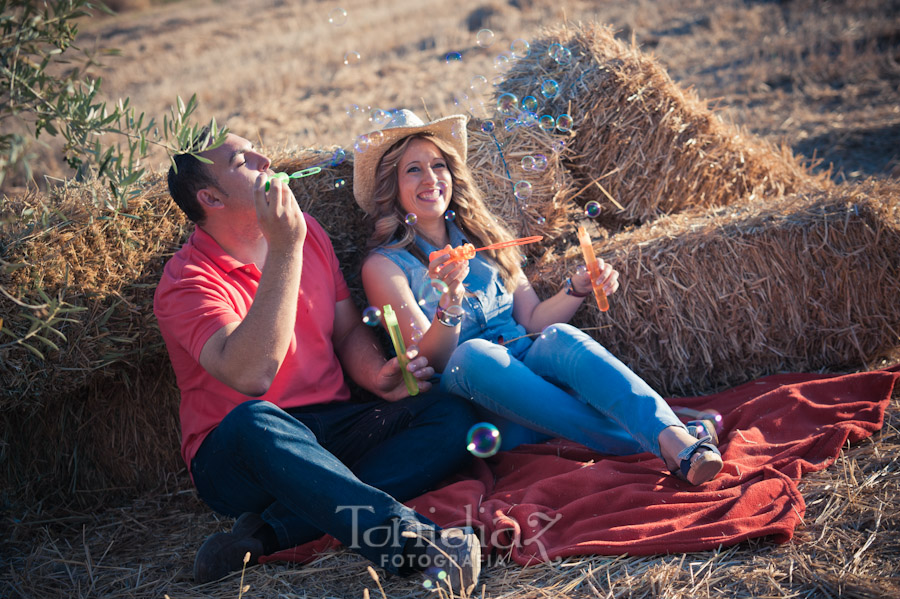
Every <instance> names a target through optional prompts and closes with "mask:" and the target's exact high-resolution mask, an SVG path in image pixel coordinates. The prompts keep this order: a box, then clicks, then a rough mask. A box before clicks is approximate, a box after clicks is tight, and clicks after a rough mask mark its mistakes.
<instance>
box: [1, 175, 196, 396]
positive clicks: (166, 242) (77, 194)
mask: <svg viewBox="0 0 900 599" xmlns="http://www.w3.org/2000/svg"><path fill="white" fill-rule="evenodd" d="M103 193H104V191H103V189H102V188H101V187H98V186H96V185H93V184H84V185H78V184H69V185H66V186H64V187H62V188H59V189H58V190H55V191H54V192H53V195H52V196H47V195H45V194H37V193H29V194H27V195H26V196H23V197H22V198H18V199H14V200H12V201H10V202H9V204H7V210H9V212H10V213H13V214H22V213H23V212H26V211H31V212H32V213H33V216H32V217H31V219H30V220H28V221H26V220H20V219H15V218H12V219H10V222H9V223H8V224H7V226H6V227H5V228H4V230H3V232H2V238H0V260H2V263H0V265H2V266H3V267H4V268H3V269H2V270H0V287H2V288H3V289H4V290H5V291H6V294H3V295H2V296H0V314H2V315H3V320H4V322H3V327H4V329H6V330H5V331H4V332H5V333H6V334H5V335H3V336H0V377H2V380H3V383H4V384H3V385H2V389H0V407H2V409H3V410H8V409H33V408H37V407H39V406H40V405H41V404H42V401H43V399H44V398H45V397H47V396H60V395H65V394H66V393H69V392H72V391H73V390H75V389H78V388H80V387H83V386H85V385H87V384H88V383H89V382H90V381H91V380H93V379H94V378H96V377H101V378H102V377H104V376H107V375H108V374H109V372H111V369H112V368H113V367H114V366H115V365H116V364H123V363H128V364H139V363H140V362H142V361H143V360H145V359H152V358H154V357H157V356H160V355H162V354H164V353H165V349H164V347H163V342H162V338H161V337H160V335H159V331H158V329H157V327H156V323H155V320H154V319H153V314H152V312H153V310H152V303H153V292H154V290H155V288H156V283H157V282H158V280H159V275H160V273H161V271H162V265H163V264H164V262H165V260H166V258H167V257H168V255H169V254H170V253H171V252H172V251H174V249H175V248H176V247H177V246H178V245H179V244H180V242H181V240H182V239H183V238H184V237H185V235H186V233H187V231H188V223H187V222H186V219H185V218H184V217H183V216H182V215H181V212H180V210H178V209H177V207H175V206H174V204H173V203H172V202H170V201H169V200H168V191H167V190H166V185H165V180H164V177H162V176H160V175H155V176H152V177H150V179H149V180H148V184H147V186H146V187H145V189H144V191H143V192H142V194H141V195H140V197H138V198H136V199H134V200H132V201H131V202H130V204H129V206H128V208H127V212H126V211H125V210H112V209H109V208H107V207H104V206H102V204H101V202H100V201H98V197H103V195H102V194H103ZM42 294H45V295H42ZM48 298H49V299H48ZM22 304H28V305H31V306H42V305H43V306H44V307H43V308H40V309H37V310H30V309H27V308H23V306H22ZM54 304H58V305H59V306H60V307H61V309H62V310H63V312H60V313H59V314H58V316H59V317H61V318H63V319H64V320H60V321H59V322H58V323H57V324H56V328H57V329H58V330H59V332H60V333H62V335H64V338H63V337H60V336H58V335H55V334H52V333H47V332H44V333H43V334H44V336H45V337H47V338H48V339H49V340H50V341H52V342H53V343H54V344H55V345H56V346H58V348H59V349H58V350H54V349H52V348H51V346H49V345H47V344H45V343H43V342H41V341H39V340H37V339H35V338H31V340H30V342H31V345H32V346H34V347H35V349H37V350H38V351H39V352H41V353H42V354H43V356H44V357H43V359H42V358H41V357H39V356H38V355H37V354H35V353H33V352H31V351H28V350H27V349H26V348H24V347H23V346H21V345H19V344H16V343H15V340H16V339H20V338H22V337H24V336H26V335H27V334H28V331H29V329H30V327H31V326H32V320H30V319H29V318H28V317H29V316H39V317H41V318H46V315H47V314H48V313H50V311H51V310H52V307H53V305H54ZM66 310H70V311H66Z"/></svg>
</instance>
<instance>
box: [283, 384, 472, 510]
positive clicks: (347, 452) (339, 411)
mask: <svg viewBox="0 0 900 599" xmlns="http://www.w3.org/2000/svg"><path fill="white" fill-rule="evenodd" d="M316 416H317V418H318V419H319V421H320V423H321V424H322V428H323V429H325V430H326V431H327V433H326V435H324V437H327V438H323V439H322V445H323V446H324V447H326V448H327V449H328V450H329V451H331V452H332V453H334V454H335V455H336V456H337V457H339V458H340V459H341V461H343V462H344V463H346V464H348V465H349V466H350V468H351V470H353V472H354V473H356V475H357V476H358V477H359V479H360V480H362V481H364V482H366V483H368V484H370V485H372V486H373V487H376V488H378V489H381V490H382V491H384V492H385V493H387V494H388V495H390V496H392V497H394V498H396V499H397V500H399V501H406V500H408V499H412V498H414V497H417V496H419V495H421V494H422V493H424V492H426V491H428V490H430V489H432V488H434V486H435V485H437V484H438V483H440V482H441V481H442V480H444V479H445V478H447V477H448V476H450V475H451V474H453V473H454V472H456V471H458V470H459V469H460V468H461V467H463V466H464V465H465V464H466V463H467V462H468V460H469V459H470V458H471V455H470V454H469V452H468V451H467V450H466V433H467V432H468V430H469V428H470V427H471V426H472V425H473V424H475V422H476V421H477V416H476V414H475V411H474V408H473V406H472V405H471V404H469V402H466V401H464V400H462V399H460V398H458V397H456V396H454V395H451V394H449V393H445V392H443V391H440V390H438V389H436V388H432V390H430V391H428V392H427V393H424V394H421V395H418V396H414V397H408V398H406V399H402V400H400V401H395V402H388V401H384V400H382V399H375V400H373V401H371V402H364V403H361V404H350V405H348V406H346V407H340V408H336V409H335V410H333V411H330V412H329V413H328V414H327V415H326V414H324V413H322V412H317V413H316ZM298 417H299V418H300V420H303V416H298Z"/></svg>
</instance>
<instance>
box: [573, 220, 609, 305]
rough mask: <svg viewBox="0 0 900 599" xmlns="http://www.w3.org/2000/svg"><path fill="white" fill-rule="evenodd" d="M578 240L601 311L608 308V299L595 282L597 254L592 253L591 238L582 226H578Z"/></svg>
mask: <svg viewBox="0 0 900 599" xmlns="http://www.w3.org/2000/svg"><path fill="white" fill-rule="evenodd" d="M578 242H579V243H580V244H581V253H582V254H584V263H585V265H586V266H587V269H588V274H589V275H590V277H591V287H593V288H594V298H596V300H597V307H598V308H600V311H601V312H606V311H607V310H609V300H607V299H606V293H605V292H604V291H603V286H602V285H600V284H599V283H598V282H597V279H599V278H600V264H599V263H598V262H597V255H596V254H595V253H594V246H593V245H592V244H591V238H590V237H589V236H588V234H587V231H586V230H585V228H584V227H583V226H579V227H578Z"/></svg>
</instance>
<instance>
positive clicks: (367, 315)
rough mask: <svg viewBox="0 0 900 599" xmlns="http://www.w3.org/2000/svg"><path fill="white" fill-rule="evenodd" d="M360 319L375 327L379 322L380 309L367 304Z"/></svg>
mask: <svg viewBox="0 0 900 599" xmlns="http://www.w3.org/2000/svg"><path fill="white" fill-rule="evenodd" d="M362 321H363V322H364V323H366V324H367V325H369V326H370V327H377V326H378V324H379V323H380V322H381V310H379V309H378V308H376V307H375V306H369V307H368V308H366V309H365V310H363V313H362Z"/></svg>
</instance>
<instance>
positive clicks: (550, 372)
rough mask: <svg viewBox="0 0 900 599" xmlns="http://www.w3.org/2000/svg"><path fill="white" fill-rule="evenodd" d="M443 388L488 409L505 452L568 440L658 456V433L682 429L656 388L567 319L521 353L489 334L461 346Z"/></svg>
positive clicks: (610, 450) (606, 450)
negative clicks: (554, 439) (523, 445)
mask: <svg viewBox="0 0 900 599" xmlns="http://www.w3.org/2000/svg"><path fill="white" fill-rule="evenodd" d="M441 388H442V389H444V390H445V391H448V392H450V393H454V394H456V395H459V396H461V397H466V398H469V399H471V400H472V401H473V402H475V403H476V404H477V405H478V406H480V407H481V408H482V409H483V411H482V416H483V417H484V419H485V420H487V421H489V422H493V423H494V424H496V425H497V426H498V428H500V433H501V442H502V444H501V446H500V449H501V450H506V449H512V448H513V447H515V446H516V445H518V444H520V443H523V442H525V443H528V442H531V443H534V442H539V441H541V440H546V439H547V438H549V437H563V438H566V439H569V440H570V441H575V442H577V443H581V444H582V445H585V446H587V447H589V448H591V449H593V450H594V451H597V452H600V453H607V454H613V455H630V454H634V453H641V452H644V451H649V452H652V453H654V454H656V455H657V456H658V455H659V433H660V432H662V430H663V429H664V428H666V427H669V426H679V427H684V425H683V424H682V423H681V421H680V420H679V419H678V416H676V415H675V414H674V412H672V410H671V408H669V406H668V404H666V402H665V401H664V400H663V398H662V397H660V395H659V394H658V393H657V392H656V391H654V390H653V389H652V388H651V387H650V385H648V384H647V383H646V382H644V380H643V379H641V378H640V377H639V376H638V375H636V374H635V373H634V372H632V371H631V369H629V368H628V367H627V366H626V365H625V364H623V363H622V362H621V361H619V360H618V359H617V358H616V357H615V356H613V355H612V354H611V353H609V351H607V350H606V348H604V347H603V346H602V345H600V344H599V343H597V342H596V341H595V340H594V339H593V338H592V337H590V336H589V335H587V334H586V333H584V332H583V331H581V330H579V329H577V328H575V327H573V326H571V325H568V324H555V325H552V326H549V327H547V328H546V329H544V331H543V332H542V333H541V335H540V336H539V337H538V338H536V339H535V340H534V342H533V343H532V344H531V345H530V346H528V348H527V350H525V351H524V353H523V354H522V355H520V356H519V357H518V358H517V357H516V356H513V355H512V354H511V353H510V351H509V350H508V349H507V348H505V347H503V346H501V345H498V344H496V343H492V342H490V341H486V340H484V339H470V340H469V341H466V342H465V343H462V344H460V346H459V347H458V348H457V349H456V351H455V352H454V353H453V355H452V356H451V357H450V361H449V362H448V363H447V366H446V368H445V369H444V373H443V375H442V376H441ZM492 414H493V415H499V416H500V417H501V418H499V419H498V418H496V416H494V417H492ZM522 426H524V427H527V429H529V430H527V431H523V430H522V429H521V427H522ZM505 430H506V431H508V434H504V432H505ZM535 432H537V433H540V434H535ZM507 438H508V439H507Z"/></svg>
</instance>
